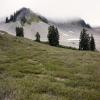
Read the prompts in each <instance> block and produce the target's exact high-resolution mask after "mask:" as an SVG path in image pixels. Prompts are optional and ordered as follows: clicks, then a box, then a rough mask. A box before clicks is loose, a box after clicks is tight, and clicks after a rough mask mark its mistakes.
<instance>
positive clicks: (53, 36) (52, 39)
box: [48, 26, 59, 46]
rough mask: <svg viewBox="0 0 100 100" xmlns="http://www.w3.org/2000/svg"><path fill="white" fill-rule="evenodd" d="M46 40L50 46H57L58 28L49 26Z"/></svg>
mask: <svg viewBox="0 0 100 100" xmlns="http://www.w3.org/2000/svg"><path fill="white" fill-rule="evenodd" d="M48 41H49V44H50V45H52V46H58V45H59V32H58V29H57V28H55V27H54V26H50V27H49V28H48Z"/></svg>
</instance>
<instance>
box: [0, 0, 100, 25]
mask: <svg viewBox="0 0 100 100" xmlns="http://www.w3.org/2000/svg"><path fill="white" fill-rule="evenodd" d="M0 1H1V2H0V17H3V16H6V15H10V14H12V13H13V12H14V11H16V10H19V9H20V8H22V7H28V8H30V9H31V10H33V11H34V12H37V13H40V14H42V15H43V16H45V17H48V18H52V19H67V18H70V17H80V18H82V19H84V20H85V21H86V22H87V23H89V24H91V25H96V26H97V25H100V0H0Z"/></svg>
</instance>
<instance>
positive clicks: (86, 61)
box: [0, 34, 100, 100]
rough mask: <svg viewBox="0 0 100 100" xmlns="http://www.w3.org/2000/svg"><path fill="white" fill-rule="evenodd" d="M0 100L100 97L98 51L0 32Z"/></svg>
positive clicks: (55, 99) (81, 99)
mask: <svg viewBox="0 0 100 100" xmlns="http://www.w3.org/2000/svg"><path fill="white" fill-rule="evenodd" d="M0 100H100V53H99V52H91V51H78V50H70V49H64V48H58V47H52V46H49V45H46V44H41V43H38V42H33V41H31V40H28V39H25V38H23V37H13V36H10V35H8V34H4V35H0Z"/></svg>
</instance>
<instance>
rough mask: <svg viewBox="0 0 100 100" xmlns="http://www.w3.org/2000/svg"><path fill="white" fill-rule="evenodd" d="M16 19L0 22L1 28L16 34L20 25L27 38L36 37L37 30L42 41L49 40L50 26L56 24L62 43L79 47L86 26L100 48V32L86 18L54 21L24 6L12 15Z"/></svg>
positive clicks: (99, 48) (98, 48)
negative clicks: (81, 33) (81, 34)
mask: <svg viewBox="0 0 100 100" xmlns="http://www.w3.org/2000/svg"><path fill="white" fill-rule="evenodd" d="M12 16H13V17H14V18H12V19H15V20H12V21H10V22H9V23H5V22H2V23H0V30H3V31H6V32H8V33H10V34H11V35H16V32H15V29H16V27H18V26H20V27H23V28H24V34H25V38H28V39H32V40H34V39H35V34H36V33H37V32H39V33H40V35H41V41H47V34H48V27H49V26H50V25H55V27H57V28H58V30H59V34H60V40H59V41H60V44H61V45H65V46H72V47H75V48H78V47H79V37H80V32H81V30H82V29H83V27H85V28H86V29H87V30H88V33H90V35H91V34H93V35H94V38H95V41H96V47H97V50H100V45H99V44H100V41H99V40H100V34H99V32H98V31H96V30H95V29H93V28H92V27H91V26H90V25H88V24H87V23H86V22H85V21H84V20H82V19H77V20H70V21H68V22H67V21H65V22H53V21H49V20H48V19H46V18H45V17H43V16H40V15H38V14H36V13H34V12H33V11H31V10H30V9H28V8H22V9H20V10H18V11H16V13H14V14H13V15H12Z"/></svg>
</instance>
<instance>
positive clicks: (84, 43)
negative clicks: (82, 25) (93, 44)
mask: <svg viewBox="0 0 100 100" xmlns="http://www.w3.org/2000/svg"><path fill="white" fill-rule="evenodd" d="M86 31H87V30H86V29H83V30H82V31H81V34H80V42H79V50H89V49H90V37H89V34H87V33H86Z"/></svg>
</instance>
